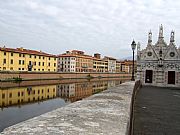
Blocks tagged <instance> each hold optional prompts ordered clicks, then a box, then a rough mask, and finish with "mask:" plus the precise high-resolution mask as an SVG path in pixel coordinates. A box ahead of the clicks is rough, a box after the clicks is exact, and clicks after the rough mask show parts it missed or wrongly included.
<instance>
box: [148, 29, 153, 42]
mask: <svg viewBox="0 0 180 135" xmlns="http://www.w3.org/2000/svg"><path fill="white" fill-rule="evenodd" d="M148 43H152V32H151V30H150V31H149V33H148Z"/></svg>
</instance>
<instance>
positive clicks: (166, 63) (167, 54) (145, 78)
mask: <svg viewBox="0 0 180 135" xmlns="http://www.w3.org/2000/svg"><path fill="white" fill-rule="evenodd" d="M174 34H175V33H174V31H171V35H170V43H169V44H167V43H166V42H165V41H164V37H163V26H162V25H161V26H160V28H159V37H158V41H157V42H156V43H155V45H153V43H152V32H151V31H150V32H149V33H148V44H147V47H146V48H145V49H143V50H140V44H139V43H138V45H137V79H138V80H141V81H142V84H143V85H153V86H163V87H180V48H178V49H177V47H176V45H175V42H174Z"/></svg>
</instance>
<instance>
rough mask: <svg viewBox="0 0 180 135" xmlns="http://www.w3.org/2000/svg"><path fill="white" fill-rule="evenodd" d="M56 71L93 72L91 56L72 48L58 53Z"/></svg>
mask: <svg viewBox="0 0 180 135" xmlns="http://www.w3.org/2000/svg"><path fill="white" fill-rule="evenodd" d="M58 72H93V57H92V56H90V55H86V54H84V52H83V51H79V50H72V51H66V53H64V54H62V55H58Z"/></svg>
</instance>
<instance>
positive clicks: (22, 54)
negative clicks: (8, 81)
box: [0, 46, 57, 72]
mask: <svg viewBox="0 0 180 135" xmlns="http://www.w3.org/2000/svg"><path fill="white" fill-rule="evenodd" d="M56 67H57V57H56V56H55V55H52V54H48V53H44V52H42V51H36V50H29V49H24V48H22V47H21V48H16V49H14V48H6V47H5V46H4V47H0V71H35V72H37V71H38V72H45V71H46V72H47V71H48V72H56V71H57V68H56Z"/></svg>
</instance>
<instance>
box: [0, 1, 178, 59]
mask: <svg viewBox="0 0 180 135" xmlns="http://www.w3.org/2000/svg"><path fill="white" fill-rule="evenodd" d="M179 7H180V0H173V1H171V0H0V46H4V45H6V47H14V48H17V47H24V48H28V49H35V50H42V51H45V52H48V53H53V54H60V53H63V52H65V51H66V50H72V49H78V50H83V51H85V52H86V53H87V54H90V55H92V54H93V53H95V52H98V53H101V54H102V55H103V56H104V55H108V56H112V57H116V58H122V57H128V56H131V47H130V44H131V42H132V40H133V39H135V41H136V42H138V41H139V42H140V43H141V45H142V48H144V47H145V46H146V43H147V33H148V31H149V30H150V29H151V30H152V33H153V43H155V42H156V41H157V36H158V29H159V25H160V24H163V26H164V37H165V40H166V42H167V43H168V42H169V35H170V31H171V30H172V29H173V30H175V39H176V45H177V46H179V45H180V10H179Z"/></svg>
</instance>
